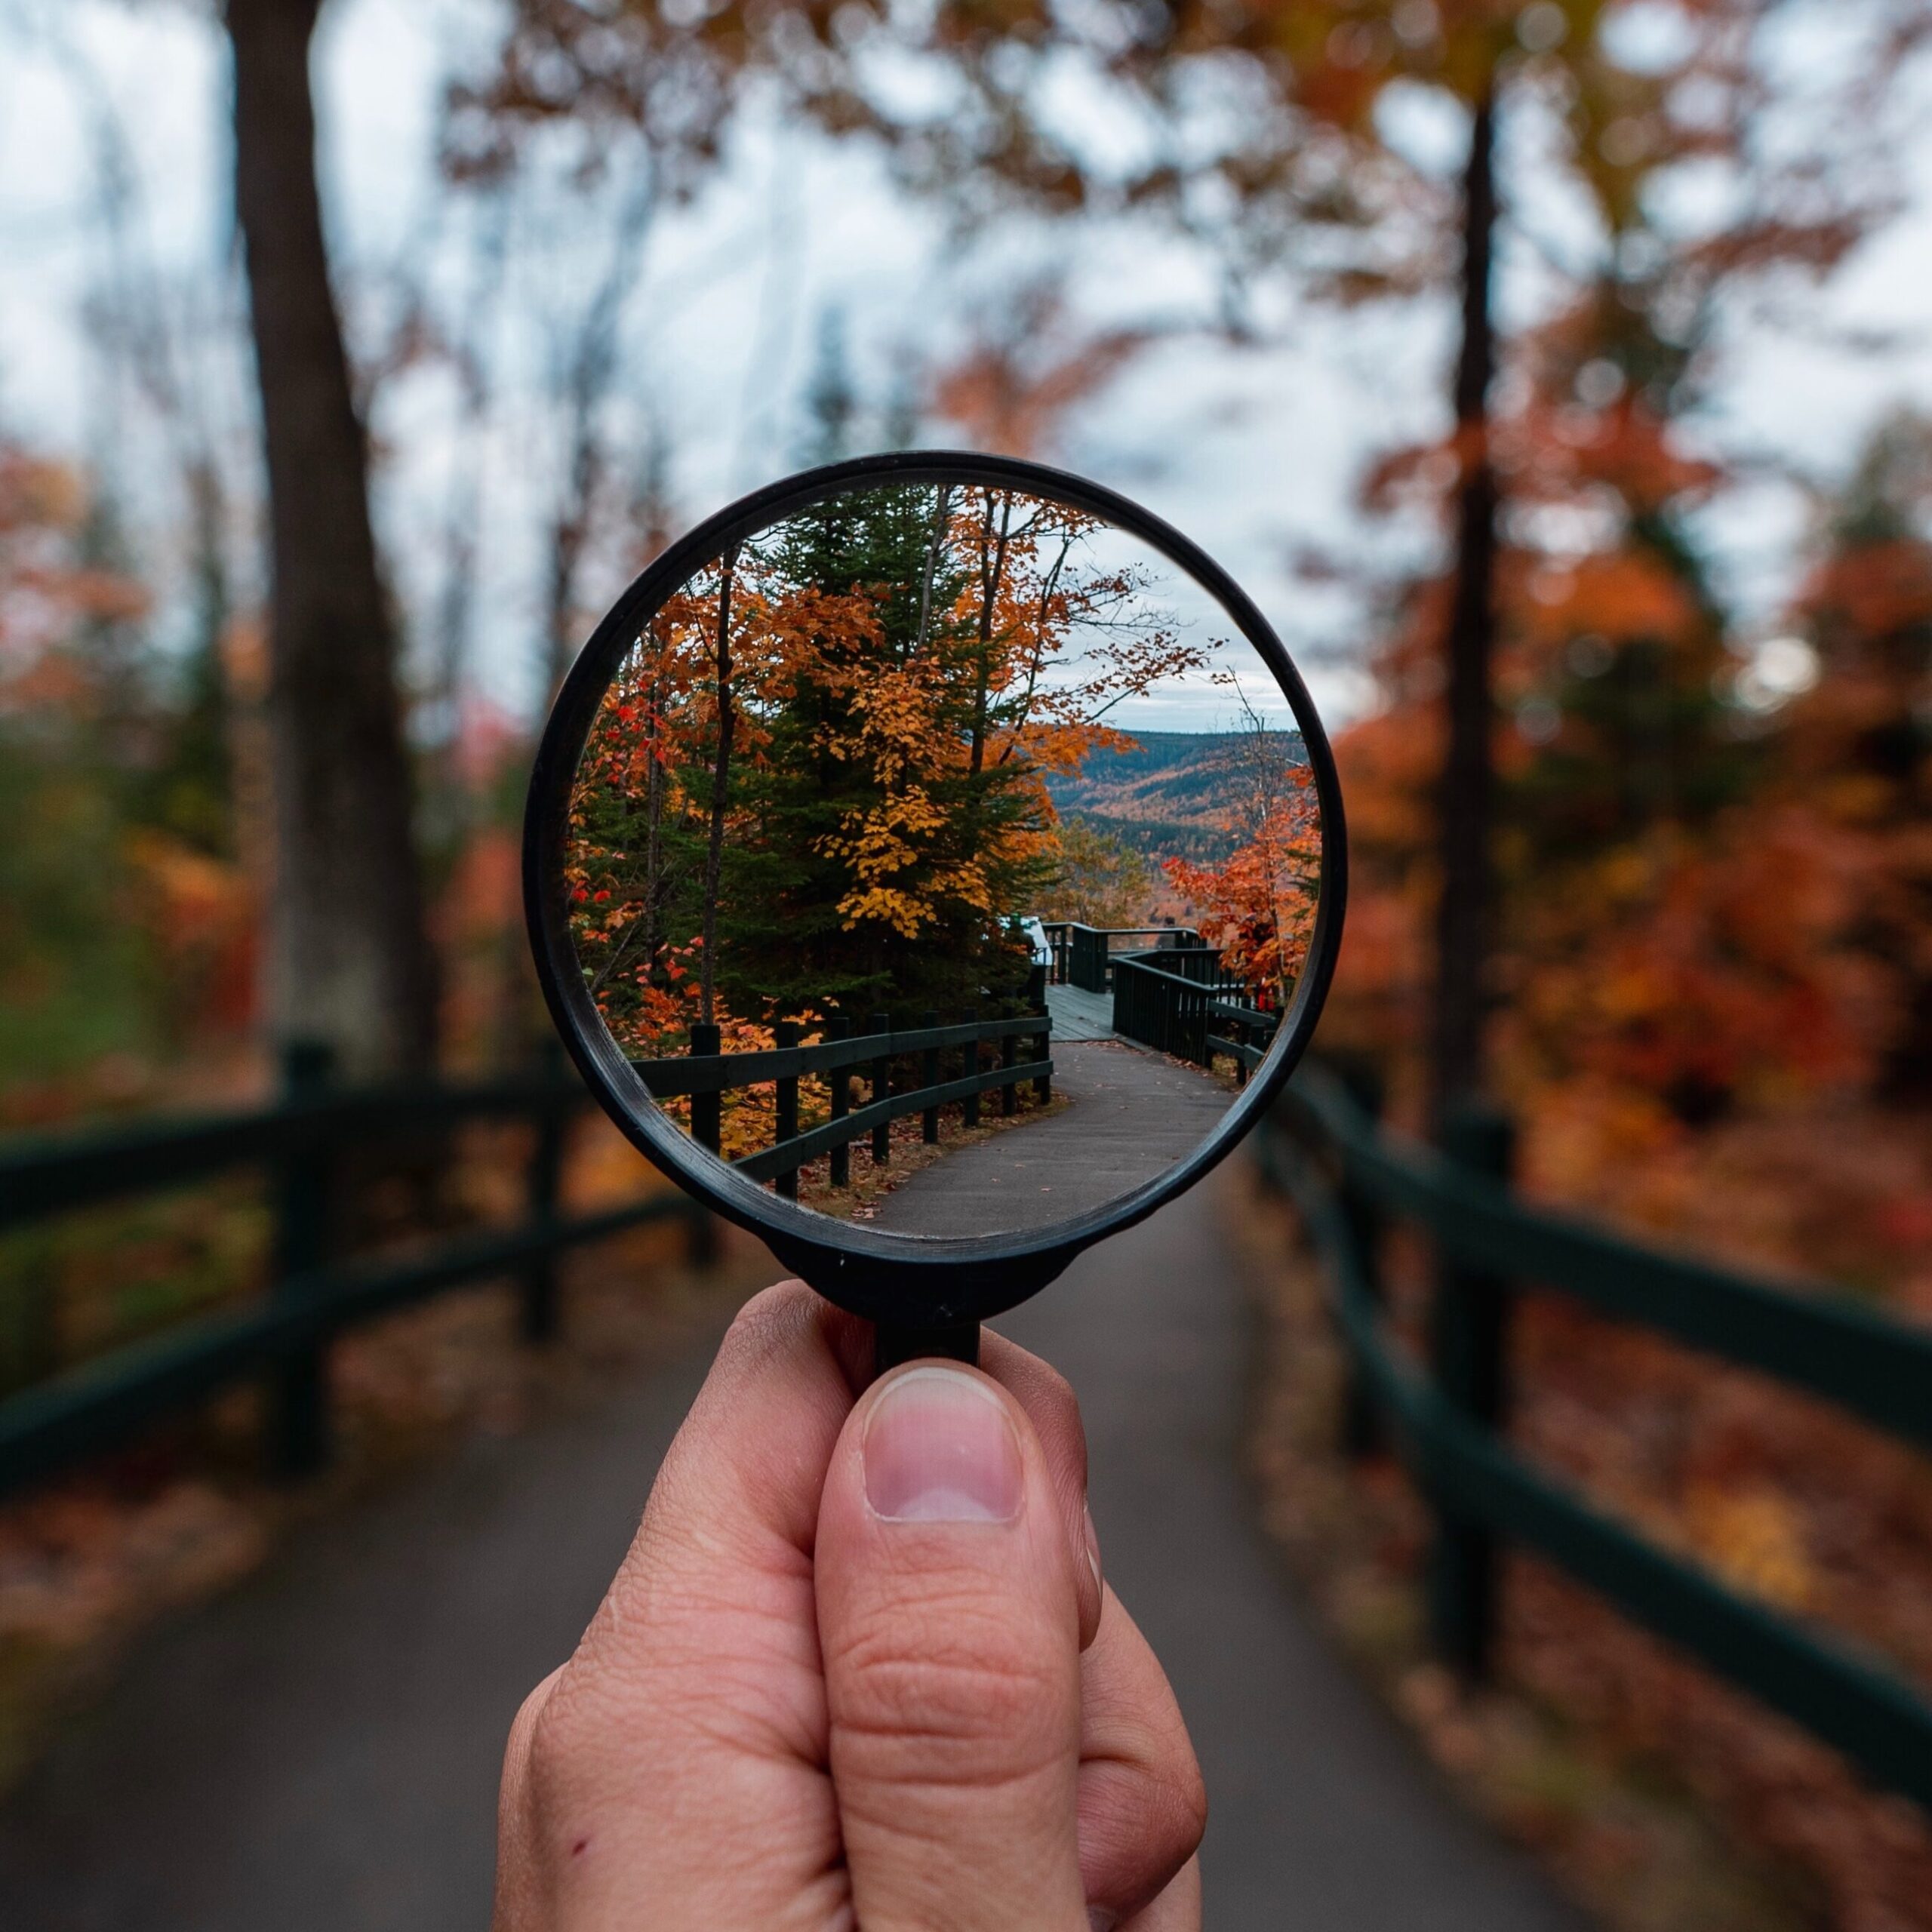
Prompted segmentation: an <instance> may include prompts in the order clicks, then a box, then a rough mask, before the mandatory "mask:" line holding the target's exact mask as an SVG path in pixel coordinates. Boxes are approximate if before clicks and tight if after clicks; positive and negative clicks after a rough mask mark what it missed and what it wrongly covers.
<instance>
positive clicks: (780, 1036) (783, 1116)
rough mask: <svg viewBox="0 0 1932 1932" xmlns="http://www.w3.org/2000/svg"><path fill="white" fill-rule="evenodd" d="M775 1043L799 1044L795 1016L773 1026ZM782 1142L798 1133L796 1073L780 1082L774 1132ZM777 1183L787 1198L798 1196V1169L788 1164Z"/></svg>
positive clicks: (779, 1189)
mask: <svg viewBox="0 0 1932 1932" xmlns="http://www.w3.org/2000/svg"><path fill="white" fill-rule="evenodd" d="M771 1038H772V1041H773V1043H774V1044H775V1045H777V1047H779V1048H781V1049H783V1048H787V1047H795V1046H796V1045H797V1044H798V1022H797V1021H796V1020H779V1021H778V1022H777V1023H776V1024H775V1025H774V1026H773V1027H772V1029H771ZM774 1137H775V1139H776V1140H777V1142H778V1143H779V1144H780V1146H783V1144H784V1143H785V1142H786V1141H788V1140H797V1139H798V1075H796V1074H793V1075H791V1077H790V1078H789V1079H786V1078H780V1081H779V1082H778V1118H777V1132H776V1134H775V1136H774ZM774 1185H775V1186H777V1190H778V1192H780V1194H782V1195H783V1196H784V1197H785V1198H786V1200H787V1201H795V1200H797V1199H798V1169H797V1168H786V1171H784V1172H783V1174H780V1175H778V1176H777V1179H776V1181H775V1183H774Z"/></svg>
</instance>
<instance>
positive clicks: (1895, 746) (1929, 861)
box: [1775, 415, 1932, 1106]
mask: <svg viewBox="0 0 1932 1932" xmlns="http://www.w3.org/2000/svg"><path fill="white" fill-rule="evenodd" d="M1817 552H1818V554H1817V558H1816V561H1815V562H1814V565H1813V567H1812V568H1811V570H1810V572H1809V574H1807V577H1806V578H1805V580H1804V583H1803V584H1802V585H1801V587H1800V589H1799V592H1798V598H1797V599H1796V603H1795V608H1794V610H1793V611H1792V620H1793V626H1794V629H1795V631H1796V632H1797V634H1798V636H1799V637H1800V638H1803V639H1804V640H1806V641H1808V642H1809V643H1810V645H1811V647H1812V648H1813V650H1814V651H1815V652H1816V654H1817V666H1816V674H1815V675H1816V682H1815V684H1814V686H1813V688H1812V689H1811V690H1810V691H1809V692H1808V693H1807V694H1804V695H1801V696H1800V697H1798V699H1797V700H1796V701H1795V703H1792V705H1791V706H1790V709H1789V715H1788V716H1787V718H1786V720H1785V721H1784V723H1783V729H1782V731H1780V733H1779V734H1778V735H1777V739H1776V740H1775V743H1776V748H1777V755H1778V758H1779V760H1780V769H1781V770H1782V771H1783V773H1784V774H1785V777H1786V783H1787V784H1788V785H1789V787H1790V788H1791V789H1792V792H1793V793H1794V794H1795V796H1796V797H1797V798H1798V799H1799V800H1801V801H1802V802H1803V803H1804V805H1805V806H1806V807H1807V808H1808V809H1809V810H1810V811H1814V812H1815V813H1817V814H1819V815H1820V817H1822V818H1823V820H1825V821H1826V823H1828V824H1829V826H1832V828H1833V829H1835V830H1836V831H1838V832H1839V833H1841V835H1843V837H1844V838H1845V840H1846V841H1847V842H1848V848H1849V849H1848V851H1847V857H1848V859H1849V860H1850V866H1849V868H1848V869H1850V870H1851V871H1852V872H1853V873H1854V876H1855V877H1856V878H1857V881H1858V883H1859V885H1860V904H1859V909H1858V912H1857V918H1856V921H1855V924H1854V930H1853V934H1852V941H1853V943H1854V946H1856V947H1857V950H1858V952H1859V953H1860V955H1861V956H1862V957H1863V958H1866V959H1867V960H1868V961H1870V962H1871V963H1872V965H1873V966H1874V968H1875V969H1876V971H1877V972H1878V974H1879V975H1880V977H1881V982H1882V984H1883V988H1884V997H1883V1003H1882V1007H1881V1011H1883V1012H1884V1014H1885V1015H1886V1022H1885V1024H1884V1037H1883V1041H1882V1044H1881V1062H1880V1067H1881V1091H1882V1093H1883V1094H1884V1097H1886V1098H1887V1099H1888V1100H1891V1101H1893V1102H1894V1103H1898V1104H1900V1105H1904V1106H1923V1105H1924V1104H1925V1103H1926V1102H1927V1100H1928V1099H1932V697H1929V696H1928V694H1929V693H1932V423H1927V421H1926V420H1924V419H1923V418H1922V417H1915V416H1910V415H1902V416H1900V417H1896V418H1894V420H1891V421H1890V422H1888V423H1884V424H1883V425H1881V427H1880V428H1879V429H1878V432H1876V433H1875V435H1873V437H1872V439H1871V441H1870V442H1869V445H1867V447H1866V449H1865V450H1864V451H1863V453H1862V454H1861V456H1860V460H1859V461H1858V463H1857V465H1856V466H1855V467H1854V470H1853V472H1852V474H1851V475H1850V478H1848V479H1847V482H1846V484H1845V485H1844V488H1843V489H1842V490H1841V491H1839V492H1838V493H1837V494H1836V496H1835V498H1834V499H1832V500H1828V501H1827V502H1826V503H1824V504H1823V506H1822V515H1821V516H1820V531H1819V540H1818V543H1817ZM1784 648H1789V641H1788V640H1787V641H1786V644H1785V647H1784Z"/></svg>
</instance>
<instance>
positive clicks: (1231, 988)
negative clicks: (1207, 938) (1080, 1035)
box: [1113, 946, 1247, 1066]
mask: <svg viewBox="0 0 1932 1932" xmlns="http://www.w3.org/2000/svg"><path fill="white" fill-rule="evenodd" d="M1113 983H1114V1014H1113V1024H1114V1031H1115V1032H1116V1033H1119V1034H1121V1035H1124V1036H1125V1037H1126V1038H1128V1039H1130V1040H1138V1041H1140V1044H1142V1045H1143V1046H1147V1047H1152V1048H1154V1049H1155V1051H1156V1052H1157V1053H1164V1054H1173V1055H1174V1057H1176V1058H1177V1059H1178V1060H1192V1061H1194V1062H1195V1063H1196V1064H1197V1065H1198V1066H1206V1065H1207V1062H1208V1060H1209V1057H1210V1055H1209V1052H1208V1048H1207V1039H1208V1008H1210V1007H1211V1006H1214V1005H1215V1004H1220V1003H1221V1002H1220V995H1223V994H1226V993H1231V992H1247V983H1246V982H1245V981H1244V980H1239V979H1237V978H1236V977H1235V975H1234V974H1231V973H1229V972H1228V971H1226V969H1225V968H1223V966H1222V964H1221V955H1220V949H1219V948H1218V947H1216V946H1170V947H1164V948H1162V949H1161V950H1159V951H1158V952H1123V953H1121V955H1119V956H1118V958H1116V959H1115V961H1114V963H1113Z"/></svg>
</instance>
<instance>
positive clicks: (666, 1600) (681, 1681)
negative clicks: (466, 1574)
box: [503, 1282, 852, 1925]
mask: <svg viewBox="0 0 1932 1932" xmlns="http://www.w3.org/2000/svg"><path fill="white" fill-rule="evenodd" d="M851 1399H852V1398H851V1386H850V1383H849V1382H848V1377H847V1374H846V1371H845V1368H844V1366H843V1365H842V1363H841V1340H840V1337H839V1334H838V1321H837V1319H835V1318H834V1317H833V1315H832V1312H831V1311H829V1309H827V1308H826V1305H825V1304H824V1303H822V1302H821V1301H820V1300H819V1299H818V1298H817V1297H816V1296H814V1295H812V1294H810V1293H809V1292H808V1291H807V1290H806V1289H805V1288H804V1287H802V1286H801V1284H798V1283H797V1282H789V1283H786V1284H782V1285H781V1286H780V1287H777V1288H774V1289H771V1290H768V1291H767V1292H766V1293H765V1294H762V1295H761V1296H759V1297H757V1299H756V1300H754V1301H753V1302H752V1303H749V1305H748V1306H747V1307H746V1309H745V1310H744V1312H743V1313H742V1314H741V1315H740V1316H739V1318H738V1319H737V1321H736V1322H735V1323H734V1324H733V1326H732V1328H731V1333H730V1334H728V1336H727V1337H726V1338H725V1340H724V1344H723V1346H721V1349H720V1350H719V1352H718V1359H717V1361H716V1363H715V1364H714V1366H713V1367H712V1371H711V1374H710V1376H709V1378H708V1379H707V1380H706V1383H705V1385H704V1387H703V1390H702V1391H701V1392H700V1394H699V1396H698V1398H697V1401H696V1403H695V1404H694V1405H693V1407H692V1409H691V1414H690V1415H689V1416H688V1417H687V1418H686V1420H685V1424H684V1426H683V1427H682V1428H681V1429H680V1430H679V1431H678V1435H677V1438H676V1439H675V1441H674V1442H673V1443H672V1446H671V1449H670V1451H669V1454H667V1455H666V1457H665V1459H664V1463H663V1467H662V1468H661V1469H660V1471H659V1472H658V1476H657V1481H656V1482H655V1484H654V1485H653V1487H652V1489H651V1498H650V1501H649V1503H648V1505H647V1506H646V1507H645V1513H644V1520H643V1521H642V1524H641V1525H640V1527H639V1528H638V1534H637V1536H636V1538H635V1541H634V1542H633V1543H632V1546H631V1549H630V1552H629V1555H627V1556H626V1558H625V1559H624V1562H623V1567H622V1568H621V1569H620V1571H619V1572H618V1574H617V1579H616V1580H615V1581H614V1583H613V1584H612V1585H611V1589H610V1592H609V1593H608V1595H607V1596H606V1597H605V1600H604V1602H603V1604H602V1605H601V1607H600V1608H599V1610H598V1613H597V1615H596V1617H595V1619H594V1620H593V1621H592V1624H591V1626H590V1628H589V1629H588V1630H587V1631H586V1632H585V1634H584V1637H583V1641H582V1642H581V1643H580V1644H579V1645H578V1647H577V1652H576V1654H575V1655H574V1657H572V1658H571V1660H570V1662H569V1663H568V1664H566V1665H565V1667H564V1669H562V1670H561V1672H559V1673H558V1675H556V1677H555V1678H554V1679H553V1680H552V1681H551V1683H550V1684H549V1690H548V1692H547V1694H546V1695H544V1696H543V1697H542V1700H541V1702H540V1703H539V1704H538V1705H537V1708H536V1709H535V1710H534V1712H529V1713H527V1715H526V1718H525V1720H523V1721H520V1722H519V1725H518V1734H517V1735H515V1737H513V1740H512V1755H511V1758H510V1761H509V1764H507V1765H506V1778H505V1786H504V1802H503V1811H504V1814H505V1817H506V1820H507V1823H506V1827H505V1832H504V1843H505V1870H506V1878H507V1877H508V1875H509V1874H508V1857H509V1850H510V1848H511V1847H516V1849H517V1854H518V1861H519V1869H522V1868H525V1867H527V1868H529V1869H534V1870H535V1871H536V1872H539V1873H541V1874H543V1875H545V1877H544V1879H543V1882H544V1883H545V1884H546V1885H547V1886H548V1887H549V1890H548V1891H547V1892H546V1895H545V1897H544V1900H543V1906H544V1909H545V1912H546V1913H547V1914H548V1915H549V1916H548V1917H546V1916H543V1915H538V1914H536V1913H534V1912H533V1913H530V1914H528V1915H525V1916H524V1917H522V1918H518V1920H517V1921H515V1922H517V1923H518V1924H525V1923H528V1924H542V1923H548V1922H552V1921H555V1920H558V1919H567V1920H568V1921H570V1922H573V1923H578V1922H581V1923H586V1924H604V1923H619V1922H622V1921H623V1918H624V1917H625V1916H626V1915H627V1914H628V1915H632V1916H633V1917H634V1916H635V1910H636V1908H637V1901H638V1899H639V1898H640V1897H654V1898H656V1899H657V1900H660V1902H662V1901H672V1900H675V1901H678V1902H679V1903H680V1905H681V1907H683V1908H684V1909H688V1910H694V1911H696V1912H697V1914H698V1918H697V1919H694V1921H692V1922H700V1921H702V1922H705V1923H709V1924H761V1925H779V1924H786V1923H788V1922H790V1921H792V1918H794V1916H795V1915H802V1916H803V1918H804V1919H807V1920H809V1919H811V1915H812V1914H813V1913H814V1912H817V1915H818V1920H817V1921H816V1922H822V1921H823V1919H824V1918H827V1917H829V1916H830V1915H832V1912H834V1911H835V1909H836V1908H837V1905H838V1902H840V1901H841V1900H842V1898H843V1896H844V1893H843V1887H844V1879H843V1875H842V1874H841V1872H839V1870H838V1817H837V1811H836V1808H835V1805H834V1804H833V1802H832V1793H831V1787H830V1782H829V1779H827V1778H826V1777H825V1775H824V1774H823V1763H824V1752H825V1743H826V1717H825V1706H824V1694H823V1684H822V1681H821V1679H820V1672H819V1666H818V1657H817V1643H816V1641H815V1638H814V1605H813V1592H812V1575H811V1569H812V1566H811V1549H812V1541H813V1537H814V1525H815V1521H816V1516H817V1502H818V1494H819V1491H820V1487H821V1485H822V1484H823V1478H824V1472H825V1469H826V1464H827V1463H828V1462H829V1460H830V1458H831V1456H832V1450H833V1448H834V1446H835V1444H836V1443H837V1441H838V1433H839V1430H840V1428H841V1426H842V1425H843V1423H844V1420H845V1417H846V1415H847V1414H848V1412H849V1410H850V1407H851ZM754 1827H755V1828H754ZM517 1882H519V1883H528V1882H529V1881H528V1879H527V1877H526V1878H520V1879H518V1881H517ZM666 1922H672V1921H670V1920H669V1919H668V1918H667V1919H666Z"/></svg>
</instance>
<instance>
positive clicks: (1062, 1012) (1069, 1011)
mask: <svg viewBox="0 0 1932 1932" xmlns="http://www.w3.org/2000/svg"><path fill="white" fill-rule="evenodd" d="M1047 1011H1048V1013H1050V1014H1052V1016H1053V1022H1054V1045H1055V1046H1056V1047H1057V1046H1058V1045H1059V1044H1060V1042H1061V1041H1063V1040H1115V1039H1118V1038H1119V1037H1120V1035H1118V1034H1117V1033H1116V1032H1115V1031H1114V1000H1113V995H1112V994H1111V993H1090V992H1084V991H1082V989H1081V988H1080V987H1078V986H1049V987H1048V989H1047Z"/></svg>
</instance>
